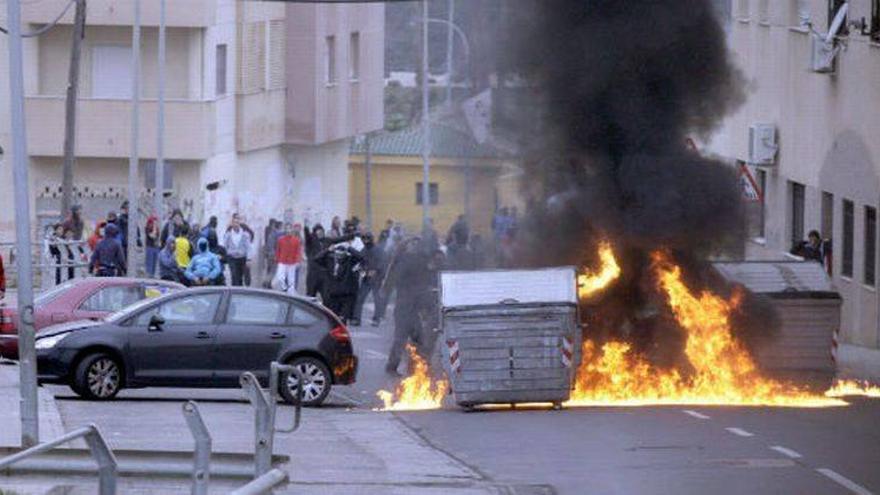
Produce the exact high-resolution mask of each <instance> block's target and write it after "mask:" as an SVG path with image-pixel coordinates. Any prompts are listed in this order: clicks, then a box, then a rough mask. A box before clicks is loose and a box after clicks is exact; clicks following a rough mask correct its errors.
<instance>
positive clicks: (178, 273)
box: [159, 237, 186, 285]
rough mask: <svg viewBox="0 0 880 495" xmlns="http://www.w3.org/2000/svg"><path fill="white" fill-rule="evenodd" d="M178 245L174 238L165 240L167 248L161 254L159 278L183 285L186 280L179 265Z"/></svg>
mask: <svg viewBox="0 0 880 495" xmlns="http://www.w3.org/2000/svg"><path fill="white" fill-rule="evenodd" d="M176 243H177V241H175V240H174V237H169V238H168V239H166V240H165V247H163V248H162V251H160V252H159V278H161V279H162V280H170V281H172V282H180V283H183V282H184V281H186V280H185V277H184V276H183V273H182V270H181V269H180V266H179V265H178V264H177V257H176V253H175V250H176ZM185 285H186V284H185Z"/></svg>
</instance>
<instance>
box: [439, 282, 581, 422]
mask: <svg viewBox="0 0 880 495" xmlns="http://www.w3.org/2000/svg"><path fill="white" fill-rule="evenodd" d="M440 311H441V315H440V318H441V327H442V330H443V340H444V342H443V344H442V345H441V349H442V354H443V362H444V367H445V368H446V370H447V373H448V376H449V378H450V382H451V385H452V393H453V396H454V398H455V402H456V403H457V404H458V405H460V406H463V407H468V408H469V407H473V406H475V405H479V404H491V403H506V404H516V403H522V402H550V403H553V404H554V405H556V406H559V405H561V403H562V402H564V401H565V400H567V399H568V398H569V395H570V394H571V388H572V381H573V376H574V370H575V369H576V366H577V363H578V360H579V357H580V342H581V335H580V327H579V325H578V317H577V316H578V315H577V311H578V309H577V289H576V271H575V269H574V268H573V267H564V268H549V269H541V270H489V271H471V272H443V273H441V275H440Z"/></svg>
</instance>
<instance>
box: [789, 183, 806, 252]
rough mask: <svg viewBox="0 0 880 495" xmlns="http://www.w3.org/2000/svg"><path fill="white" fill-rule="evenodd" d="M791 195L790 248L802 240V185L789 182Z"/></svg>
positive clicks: (803, 192)
mask: <svg viewBox="0 0 880 495" xmlns="http://www.w3.org/2000/svg"><path fill="white" fill-rule="evenodd" d="M789 194H790V195H791V232H790V233H791V239H790V240H791V243H790V245H791V246H796V245H797V244H798V243H799V242H801V241H803V240H804V196H805V191H804V185H803V184H798V183H797V182H790V181H789Z"/></svg>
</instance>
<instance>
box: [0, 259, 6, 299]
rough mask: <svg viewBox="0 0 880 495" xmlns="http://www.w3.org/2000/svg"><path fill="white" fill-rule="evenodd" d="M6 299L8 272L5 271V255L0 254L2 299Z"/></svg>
mask: <svg viewBox="0 0 880 495" xmlns="http://www.w3.org/2000/svg"><path fill="white" fill-rule="evenodd" d="M4 297H6V272H4V271H3V255H2V254H0V299H3V298H4Z"/></svg>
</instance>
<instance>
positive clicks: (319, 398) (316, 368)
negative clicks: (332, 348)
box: [280, 356, 332, 407]
mask: <svg viewBox="0 0 880 495" xmlns="http://www.w3.org/2000/svg"><path fill="white" fill-rule="evenodd" d="M288 364H290V365H291V366H293V367H294V368H295V369H296V370H297V371H299V373H300V375H301V376H302V378H303V384H302V398H303V401H302V405H303V406H306V407H314V406H320V405H321V404H322V403H323V402H324V400H325V399H326V398H327V396H328V395H329V394H330V386H331V381H332V380H331V375H330V370H329V369H328V368H327V366H326V365H325V364H324V363H323V362H321V360H320V359H317V358H314V357H311V356H303V357H298V358H295V359H294V360H293V361H291V362H290V363H288ZM297 381H298V379H297V377H296V375H295V374H293V373H290V374H287V375H286V377H285V380H283V381H282V382H281V390H280V392H281V396H282V397H284V400H285V402H287V403H288V404H296V402H297V397H296V387H297Z"/></svg>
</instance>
